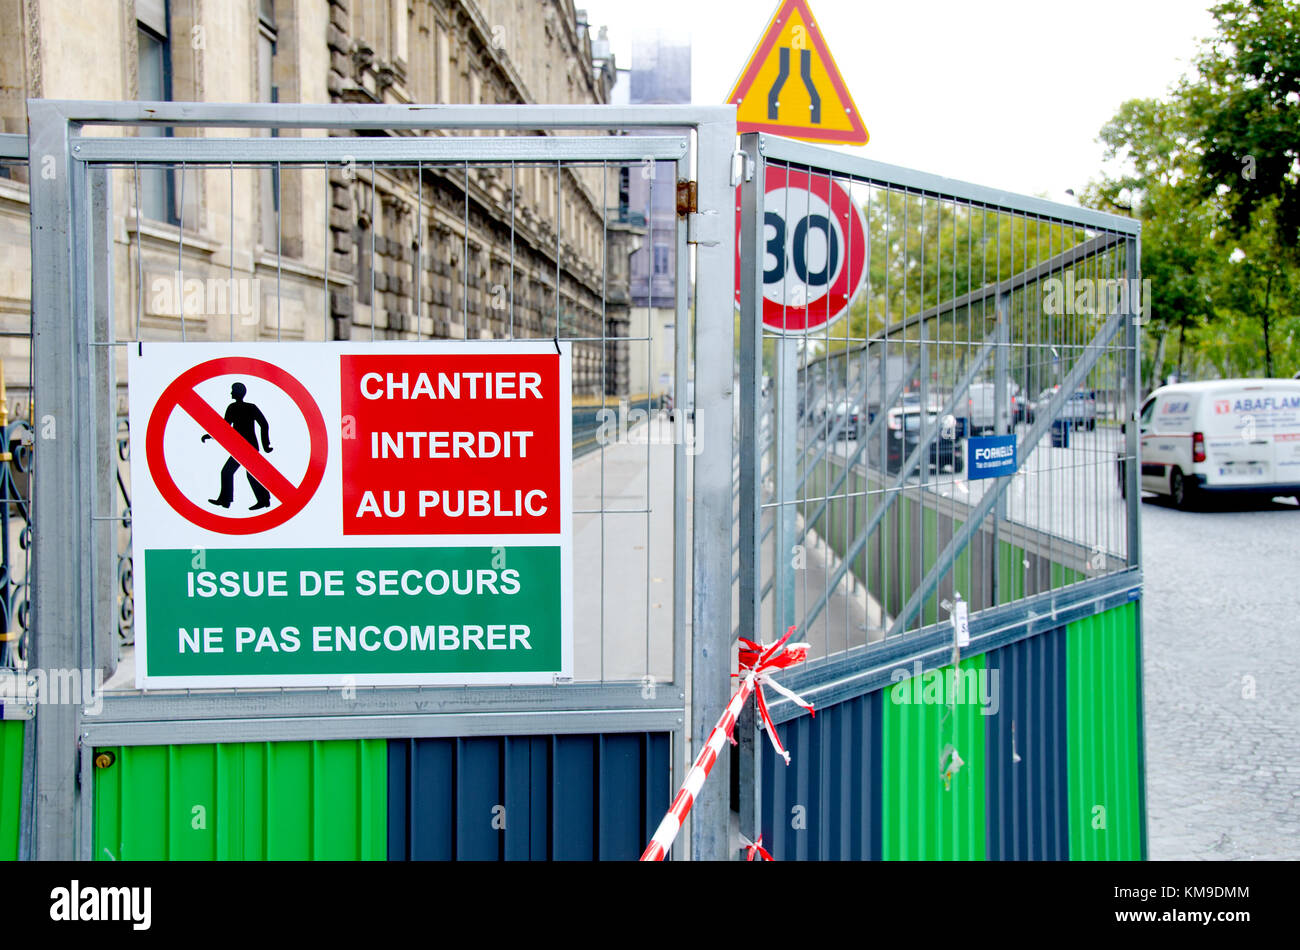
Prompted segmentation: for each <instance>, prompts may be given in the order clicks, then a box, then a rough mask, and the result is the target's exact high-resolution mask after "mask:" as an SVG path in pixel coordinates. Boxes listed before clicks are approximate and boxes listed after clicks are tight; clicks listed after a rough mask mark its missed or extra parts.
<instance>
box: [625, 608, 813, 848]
mask: <svg viewBox="0 0 1300 950" xmlns="http://www.w3.org/2000/svg"><path fill="white" fill-rule="evenodd" d="M794 631H795V628H794V627H791V628H790V629H789V630H787V631H786V632H785V636H783V637H782V638H781V639H780V640H778V641H776V643H773V644H772V645H771V646H767V647H764V646H763V645H761V644H758V643H755V642H754V641H752V640H746V639H745V638H744V637H741V639H740V643H741V648H740V670H741V672H740V673H738V674H733V675H736V676H739V677H740V688H739V689H738V690H736V693H735V695H733V696H732V697H731V702H729V703H727V708H726V709H724V710H723V711H722V718H721V719H719V720H718V724H717V725H716V726H714V727H713V731H712V732H710V733H709V738H708V740H707V741H706V742H705V743H704V748H702V749H701V750H700V754H699V755H697V756H696V757H695V762H694V764H693V765H692V766H691V770H690V771H689V772H687V773H686V780H685V781H684V782H682V787H681V789H679V790H678V792H677V797H676V798H674V799H673V803H672V804H671V805H669V806H668V814H666V815H664V820H663V821H661V822H660V823H659V827H658V828H656V829H655V833H654V836H653V837H651V839H650V843H649V844H648V845H646V849H645V852H644V853H643V854H642V855H641V860H642V861H662V860H663V859H664V857H665V856H666V855H667V854H668V849H669V848H671V847H672V844H673V841H674V840H675V839H676V838H677V833H678V832H679V831H681V828H682V822H683V821H685V820H686V815H687V814H688V813H689V812H690V810H691V806H692V805H693V804H695V797H696V796H697V795H699V793H700V789H701V788H703V787H704V780H705V779H706V778H708V777H709V772H710V771H711V770H712V769H713V763H715V762H717V761H718V755H719V753H721V752H722V744H723V743H724V742H726V741H728V740H730V741H731V742H732V743H733V744H734V743H735V741H736V740H735V739H733V738H732V735H731V734H732V732H733V731H734V730H735V728H736V719H737V718H738V717H739V716H740V711H741V710H742V709H743V708H744V707H745V701H746V700H748V699H749V694H750V693H754V694H755V696H756V697H757V699H758V712H759V716H760V717H761V718H762V721H763V726H764V728H766V729H767V735H768V738H770V739H771V740H772V745H773V747H774V748H775V749H776V751H777V754H778V755H780V756H781V758H783V759H784V760H785V764H786V765H789V764H790V753H789V752H787V751H785V749H784V748H782V746H781V740H780V738H779V737H778V736H777V734H776V726H775V725H773V723H772V717H771V715H770V714H769V713H768V710H767V700H766V699H764V697H763V687H764V686H771V687H772V688H773V689H774V690H776V691H777V692H778V693H780V694H781V695H782V696H785V697H786V698H787V699H789V700H791V701H792V702H794V703H796V704H797V705H799V706H802V707H803V708H804V709H806V710H808V711H809V712H813V707H812V703H808V702H805V701H804V700H803V699H801V698H800V697H798V696H797V695H795V694H794V693H792V692H790V690H788V689H786V688H785V687H784V686H782V685H780V684H779V683H777V682H775V681H774V680H773V679H772V678H771V676H770V674H769V671H770V670H783V669H786V668H787V667H790V666H793V665H794V664H796V663H802V662H803V661H804V660H806V659H807V658H808V644H806V643H787V642H786V641H788V640H789V639H790V637H791V636H792V635H793V634H794ZM813 714H814V715H816V713H813ZM761 845H762V840H761V839H760V840H759V841H758V842H757V843H756V844H755V845H754V847H758V848H759V849H760V850H762V848H761ZM763 854H764V855H765V856H766V857H767V859H769V860H770V859H771V855H770V854H767V852H766V851H765V850H763ZM751 860H752V857H751Z"/></svg>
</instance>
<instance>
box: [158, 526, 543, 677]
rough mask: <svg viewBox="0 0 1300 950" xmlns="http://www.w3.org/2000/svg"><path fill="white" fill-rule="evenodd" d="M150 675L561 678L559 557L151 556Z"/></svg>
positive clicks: (214, 552) (286, 551) (458, 552)
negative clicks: (555, 674) (542, 674)
mask: <svg viewBox="0 0 1300 950" xmlns="http://www.w3.org/2000/svg"><path fill="white" fill-rule="evenodd" d="M145 567H146V571H147V575H146V576H147V578H148V599H147V607H146V610H147V613H148V629H149V631H150V636H149V640H148V650H149V675H150V676H151V677H154V676H178V677H186V676H220V675H245V676H259V675H261V676H273V675H298V674H334V675H339V676H346V675H349V674H361V673H500V672H536V671H549V670H559V669H560V666H561V656H562V653H561V644H562V633H563V630H562V618H561V610H560V589H561V583H560V548H559V547H555V546H546V547H509V548H503V547H495V548H493V547H429V548H346V549H344V548H337V549H335V548H248V549H244V548H240V549H207V550H205V551H203V552H202V555H201V559H200V558H199V557H198V556H197V555H196V553H195V552H194V551H192V550H189V549H176V550H150V551H146V552H145Z"/></svg>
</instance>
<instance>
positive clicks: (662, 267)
mask: <svg viewBox="0 0 1300 950" xmlns="http://www.w3.org/2000/svg"><path fill="white" fill-rule="evenodd" d="M671 270H672V258H671V257H670V255H669V253H668V245H667V244H656V245H655V276H656V277H659V276H662V275H664V274H667V273H669V272H670V271H671Z"/></svg>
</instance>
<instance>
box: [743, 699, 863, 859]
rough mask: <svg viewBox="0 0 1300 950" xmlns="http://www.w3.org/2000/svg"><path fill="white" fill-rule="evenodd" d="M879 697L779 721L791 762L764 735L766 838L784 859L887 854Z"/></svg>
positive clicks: (777, 854) (771, 847) (764, 833)
mask: <svg viewBox="0 0 1300 950" xmlns="http://www.w3.org/2000/svg"><path fill="white" fill-rule="evenodd" d="M880 697H881V694H880V693H879V692H875V693H868V694H866V695H864V696H857V697H854V698H853V699H849V700H846V701H845V702H842V703H836V704H835V705H833V706H827V707H826V708H824V709H819V710H817V716H816V718H813V717H811V716H800V717H799V718H797V719H791V720H789V721H788V722H785V723H782V724H781V725H779V726H777V733H778V734H779V735H780V736H781V742H782V743H783V744H784V745H785V747H786V749H787V750H788V751H789V752H790V764H789V765H788V766H787V765H786V764H785V763H784V762H782V761H780V760H779V759H778V758H777V757H776V754H775V753H774V752H773V751H772V748H771V746H769V745H768V743H767V739H766V737H761V738H762V746H761V751H760V756H761V770H762V782H763V788H762V812H763V844H764V846H765V847H767V849H768V850H769V851H771V852H772V856H773V857H774V858H776V859H777V860H778V861H795V860H811V861H837V860H838V861H863V860H878V859H879V858H880V841H881V837H880V781H881V762H880V751H881V738H880V722H881V718H880V702H881V699H880Z"/></svg>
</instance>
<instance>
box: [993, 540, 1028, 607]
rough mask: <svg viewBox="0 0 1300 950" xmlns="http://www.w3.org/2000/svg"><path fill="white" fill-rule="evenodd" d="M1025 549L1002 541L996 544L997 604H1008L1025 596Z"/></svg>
mask: <svg viewBox="0 0 1300 950" xmlns="http://www.w3.org/2000/svg"><path fill="white" fill-rule="evenodd" d="M1025 576H1026V569H1025V549H1024V548H1022V547H1020V546H1019V545H1015V544H1010V543H1009V542H1007V541H1002V542H1000V543H999V544H998V603H1000V604H1009V603H1011V601H1013V600H1020V599H1021V598H1022V597H1024V596H1025Z"/></svg>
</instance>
